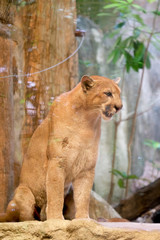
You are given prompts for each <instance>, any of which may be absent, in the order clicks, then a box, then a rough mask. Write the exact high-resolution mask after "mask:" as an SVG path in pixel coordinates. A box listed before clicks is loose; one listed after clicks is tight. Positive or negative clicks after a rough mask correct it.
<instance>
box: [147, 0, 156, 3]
mask: <svg viewBox="0 0 160 240" xmlns="http://www.w3.org/2000/svg"><path fill="white" fill-rule="evenodd" d="M147 1H148V2H149V3H153V2H155V1H156V0H147Z"/></svg>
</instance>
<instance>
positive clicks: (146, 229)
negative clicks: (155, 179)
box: [0, 220, 160, 240]
mask: <svg viewBox="0 0 160 240" xmlns="http://www.w3.org/2000/svg"><path fill="white" fill-rule="evenodd" d="M102 225H103V226H102ZM0 239H5V240H14V239H16V240H30V239H32V240H39V239H43V240H47V239H55V240H67V239H70V240H81V239H85V240H87V239H89V240H91V239H92V240H96V239H98V240H101V239H103V240H104V239H107V240H115V239H116V240H126V239H129V240H134V239H135V240H144V239H145V240H159V239H160V225H159V224H157V225H156V224H155V225H151V224H137V223H102V224H101V225H100V224H97V223H96V222H94V221H93V220H73V221H64V220H53V221H46V222H36V221H35V222H23V223H22V222H21V223H1V224H0Z"/></svg>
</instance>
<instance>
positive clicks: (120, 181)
mask: <svg viewBox="0 0 160 240" xmlns="http://www.w3.org/2000/svg"><path fill="white" fill-rule="evenodd" d="M118 186H119V187H120V188H125V185H124V180H123V179H122V178H120V179H118Z"/></svg>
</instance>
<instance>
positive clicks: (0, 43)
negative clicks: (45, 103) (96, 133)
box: [0, 37, 14, 212]
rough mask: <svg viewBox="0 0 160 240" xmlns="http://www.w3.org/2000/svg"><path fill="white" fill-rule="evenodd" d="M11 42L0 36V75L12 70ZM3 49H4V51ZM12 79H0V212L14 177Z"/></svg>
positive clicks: (4, 204) (4, 205) (11, 188)
mask: <svg viewBox="0 0 160 240" xmlns="http://www.w3.org/2000/svg"><path fill="white" fill-rule="evenodd" d="M13 46H14V45H13V42H12V41H11V40H7V39H4V38H2V37H0V56H1V57H0V66H1V71H2V70H4V73H1V76H2V75H6V74H7V75H8V74H9V73H10V71H11V72H12V56H11V55H10V53H11V51H12V50H13ZM4 49H5V51H4ZM13 164H14V133H13V79H12V78H10V79H9V78H6V79H0V183H1V187H0V212H3V211H4V210H5V208H6V203H7V202H8V200H9V193H10V194H11V193H12V192H13V178H14V176H13V175H14V170H13Z"/></svg>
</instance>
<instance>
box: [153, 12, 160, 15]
mask: <svg viewBox="0 0 160 240" xmlns="http://www.w3.org/2000/svg"><path fill="white" fill-rule="evenodd" d="M152 13H153V14H155V15H158V16H160V11H152Z"/></svg>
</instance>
